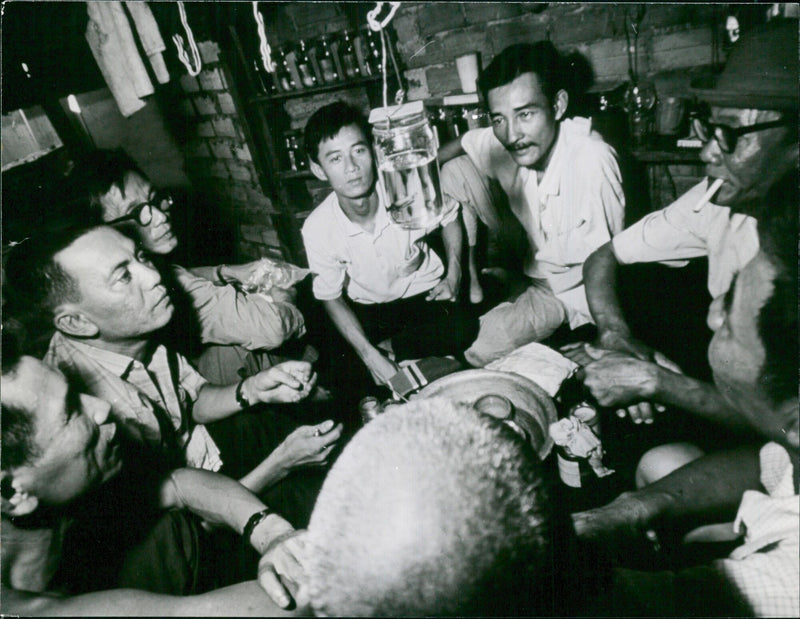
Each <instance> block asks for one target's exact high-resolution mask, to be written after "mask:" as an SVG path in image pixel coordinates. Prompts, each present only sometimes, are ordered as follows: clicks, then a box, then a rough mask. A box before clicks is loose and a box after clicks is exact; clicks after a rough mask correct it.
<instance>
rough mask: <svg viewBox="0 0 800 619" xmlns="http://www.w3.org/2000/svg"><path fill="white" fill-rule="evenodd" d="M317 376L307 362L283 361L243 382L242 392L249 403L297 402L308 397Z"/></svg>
mask: <svg viewBox="0 0 800 619" xmlns="http://www.w3.org/2000/svg"><path fill="white" fill-rule="evenodd" d="M316 383H317V375H316V373H314V372H313V371H312V370H311V364H310V363H308V362H307V361H285V362H284V363H279V364H278V365H276V366H274V367H271V368H269V369H268V370H262V371H261V372H259V373H258V374H256V375H254V376H251V377H250V378H248V379H247V380H245V381H244V384H243V385H242V392H243V393H244V395H245V396H246V397H247V400H248V401H249V402H250V403H255V402H299V401H300V400H302V399H304V398H306V397H308V395H309V394H310V393H311V392H312V391H313V389H314V385H316Z"/></svg>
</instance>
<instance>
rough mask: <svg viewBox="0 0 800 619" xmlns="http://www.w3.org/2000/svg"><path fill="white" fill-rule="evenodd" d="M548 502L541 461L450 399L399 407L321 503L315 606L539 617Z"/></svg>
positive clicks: (312, 545)
mask: <svg viewBox="0 0 800 619" xmlns="http://www.w3.org/2000/svg"><path fill="white" fill-rule="evenodd" d="M549 506H550V503H549V501H548V499H547V494H546V491H545V489H544V484H543V480H542V478H541V474H540V467H539V461H538V458H537V457H536V455H535V454H534V453H533V451H532V450H531V448H530V446H529V445H527V444H526V443H525V442H524V441H522V440H521V439H519V437H518V436H516V435H515V434H514V432H513V431H512V430H510V429H509V428H507V427H505V426H504V425H503V424H502V423H500V422H499V421H497V420H496V419H493V418H491V417H488V416H484V415H481V414H479V413H478V412H476V411H475V410H473V409H471V408H468V407H466V406H456V405H453V404H452V403H450V402H449V401H445V400H426V401H416V402H412V403H410V404H407V405H404V406H398V407H396V408H392V410H391V411H390V412H388V413H386V414H384V415H381V416H380V417H378V418H377V419H375V420H374V421H372V422H370V424H369V425H367V426H366V427H365V428H364V429H363V430H361V431H360V432H359V433H358V435H356V437H355V438H354V439H353V440H352V441H351V442H350V444H349V445H348V446H347V448H346V449H345V450H344V452H343V453H342V455H341V456H340V458H339V459H338V461H337V462H336V464H335V466H334V467H333V469H332V470H331V472H330V474H329V475H328V478H327V479H326V480H325V484H324V486H323V488H322V491H321V493H320V495H319V499H318V501H317V504H316V507H315V509H314V513H313V515H312V517H311V523H310V525H309V534H308V542H309V553H308V555H309V558H308V574H309V591H308V593H309V597H310V599H311V602H312V605H313V607H314V610H315V611H316V612H317V613H318V614H326V615H362V616H364V615H373V616H374V615H398V614H399V615H437V614H438V615H453V614H486V613H493V614H497V613H500V614H508V613H512V614H516V613H526V614H527V613H530V612H536V611H537V610H538V609H540V608H542V607H540V606H539V605H540V604H541V603H542V601H543V600H541V599H540V598H541V597H542V596H540V595H539V594H538V592H537V591H535V589H536V587H537V585H536V583H537V582H540V581H541V580H542V579H541V578H537V577H538V576H539V575H541V574H543V573H547V572H550V571H551V570H552V565H551V560H552V557H551V553H552V548H551V546H552V535H551V515H550V512H549ZM547 597H548V598H549V597H550V596H547ZM550 602H551V600H550V599H547V603H550Z"/></svg>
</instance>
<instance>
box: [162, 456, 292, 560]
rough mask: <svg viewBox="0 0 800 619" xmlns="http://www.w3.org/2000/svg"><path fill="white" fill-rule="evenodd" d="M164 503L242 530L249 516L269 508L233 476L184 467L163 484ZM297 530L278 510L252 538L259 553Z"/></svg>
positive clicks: (163, 505) (238, 531) (264, 521)
mask: <svg viewBox="0 0 800 619" xmlns="http://www.w3.org/2000/svg"><path fill="white" fill-rule="evenodd" d="M160 500H161V506H162V507H165V508H173V507H177V508H185V509H188V510H189V511H190V512H192V513H193V514H196V515H198V516H200V517H201V518H202V519H203V520H206V521H208V522H210V523H212V524H221V525H225V526H227V527H230V528H231V529H233V530H234V531H236V532H237V533H242V531H243V529H244V526H245V524H247V521H248V519H249V518H250V516H252V515H253V514H255V513H256V512H259V511H261V510H263V509H265V508H266V505H265V504H264V502H263V501H262V500H261V499H259V498H258V497H257V496H256V495H254V494H253V493H252V492H250V491H249V490H248V489H247V488H245V487H244V486H242V484H240V483H239V482H237V481H234V480H233V479H231V478H230V477H226V476H225V475H220V474H219V473H212V472H211V471H204V470H202V469H191V468H184V469H178V470H176V471H173V472H172V474H171V475H170V477H169V478H168V479H167V480H165V482H164V483H163V484H162V486H161V493H160ZM292 530H294V528H293V527H292V525H290V524H289V523H288V522H287V521H286V520H284V519H283V518H281V517H280V516H279V515H278V514H270V515H269V516H267V517H266V518H265V519H264V520H263V521H262V522H261V524H259V525H258V526H257V527H256V528H255V529H254V530H253V535H252V538H251V540H250V542H251V543H252V545H253V548H255V549H256V551H258V553H259V554H263V553H264V551H265V550H266V548H267V547H268V546H269V545H270V544H271V543H272V542H273V541H274V540H276V539H278V538H279V537H280V536H282V535H284V534H286V533H287V532H289V531H292Z"/></svg>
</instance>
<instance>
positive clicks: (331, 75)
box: [317, 36, 339, 84]
mask: <svg viewBox="0 0 800 619" xmlns="http://www.w3.org/2000/svg"><path fill="white" fill-rule="evenodd" d="M317 60H318V61H319V68H320V70H321V71H322V79H324V80H325V83H327V84H333V83H334V82H338V81H339V74H338V73H337V72H336V65H335V64H334V62H333V54H331V49H330V47H329V46H328V37H327V36H323V37H322V39H321V41H320V51H319V54H318V55H317Z"/></svg>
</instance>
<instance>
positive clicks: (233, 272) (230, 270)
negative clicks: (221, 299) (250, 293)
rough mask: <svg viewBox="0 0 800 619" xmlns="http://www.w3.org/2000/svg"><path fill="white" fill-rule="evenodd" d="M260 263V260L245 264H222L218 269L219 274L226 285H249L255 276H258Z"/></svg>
mask: <svg viewBox="0 0 800 619" xmlns="http://www.w3.org/2000/svg"><path fill="white" fill-rule="evenodd" d="M260 263H261V261H260V260H255V261H253V262H247V263H245V264H221V265H220V266H219V267H218V268H217V274H218V275H219V277H220V279H221V280H222V281H223V282H225V283H230V282H238V283H240V284H247V283H248V282H249V281H250V279H251V278H252V277H253V276H254V275H257V274H258V269H259V266H260Z"/></svg>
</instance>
